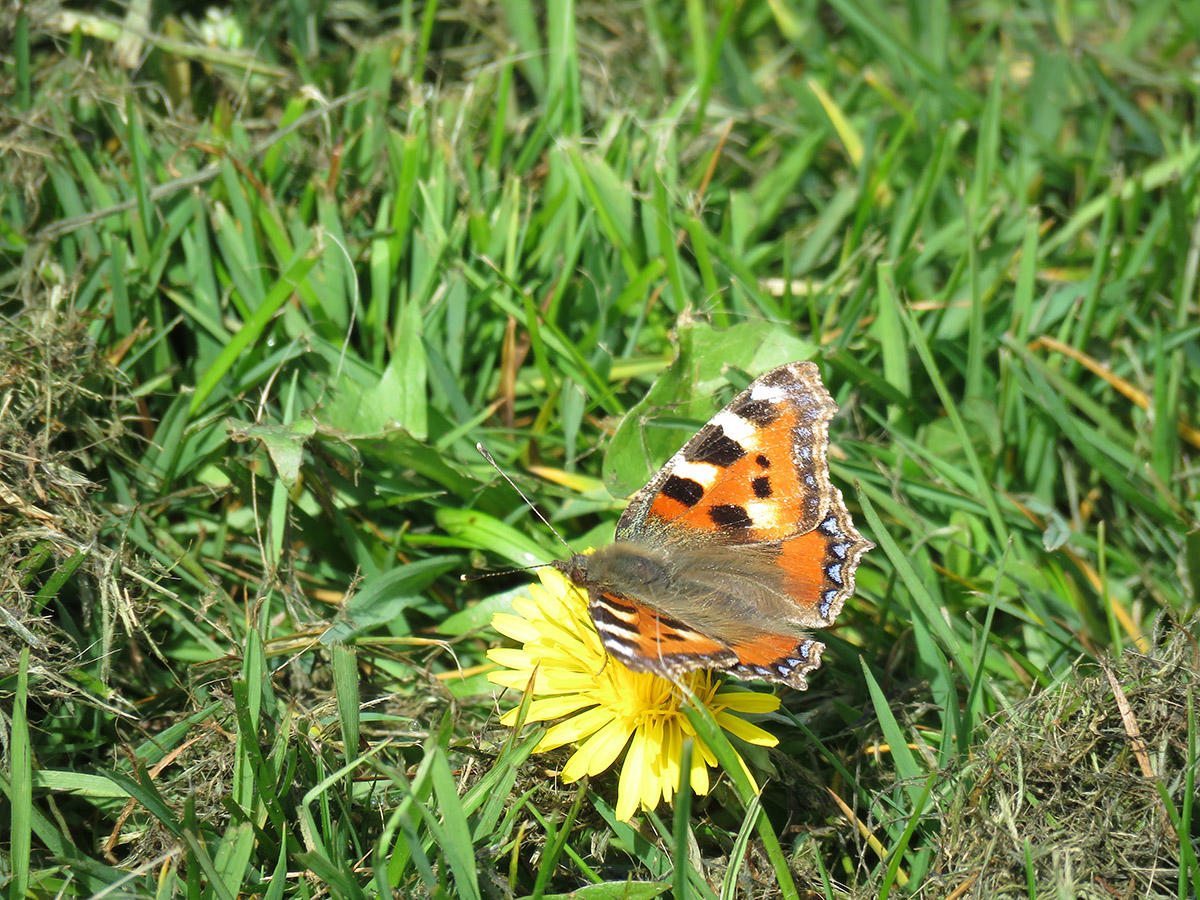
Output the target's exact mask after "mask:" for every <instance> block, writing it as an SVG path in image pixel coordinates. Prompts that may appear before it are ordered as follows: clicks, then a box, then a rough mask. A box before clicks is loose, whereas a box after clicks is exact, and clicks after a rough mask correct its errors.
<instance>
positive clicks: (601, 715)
mask: <svg viewBox="0 0 1200 900" xmlns="http://www.w3.org/2000/svg"><path fill="white" fill-rule="evenodd" d="M538 577H539V579H540V580H541V584H535V585H531V586H530V589H529V596H528V597H520V598H518V599H517V600H515V601H514V602H513V611H514V613H515V614H510V613H497V614H496V615H495V616H494V617H493V618H492V625H493V627H495V629H496V630H497V631H499V632H500V633H501V634H504V635H507V636H508V637H510V638H513V639H514V640H517V641H519V642H520V643H521V644H522V647H521V648H520V649H512V648H505V649H495V650H490V651H488V658H489V659H491V660H492V662H495V663H499V664H500V665H501V666H504V667H505V668H503V669H499V670H497V671H495V672H492V673H490V674H489V675H488V680H489V681H491V682H492V683H494V684H498V685H502V686H504V687H509V688H513V689H514V690H518V691H524V690H526V689H527V688H528V689H529V690H530V691H531V692H532V694H533V698H532V700H531V702H530V704H529V712H528V715H527V721H530V722H545V721H549V720H551V719H561V721H559V722H557V723H555V724H554V725H551V726H550V728H549V729H548V730H547V731H546V734H545V736H544V737H543V738H542V740H541V741H540V742H539V743H538V745H537V747H536V748H535V749H536V750H538V751H543V750H552V749H554V748H556V747H561V746H563V745H564V744H575V745H576V748H575V752H574V753H573V754H572V755H571V758H570V759H568V760H567V764H566V766H565V767H564V768H563V771H562V778H563V780H564V781H566V782H568V783H570V782H572V781H575V780H577V779H579V778H580V777H582V776H584V775H597V774H599V773H600V772H603V771H604V770H605V769H607V768H608V767H609V766H611V765H612V764H613V763H614V762H616V761H617V759H618V757H620V756H621V754H622V752H624V754H625V757H624V763H623V765H622V768H621V778H620V784H619V788H618V792H617V806H616V813H617V818H618V819H621V820H622V821H625V820H628V819H629V818H630V817H631V816H632V815H633V814H634V813H635V812H637V810H638V808H639V807H645V808H646V809H654V808H655V807H656V806H657V805H658V802H659V800H666V801H668V802H669V801H670V800H671V798H672V796H673V795H674V792H675V789H676V788H677V787H678V785H679V775H680V771H679V766H680V760H681V757H682V754H683V742H684V739H685V738H688V737H691V738H692V739H693V741H694V745H693V753H692V768H691V772H690V773H689V781H690V783H691V786H692V790H693V791H695V792H696V793H697V794H707V793H708V789H709V777H708V775H709V773H708V770H709V768H711V767H712V766H715V765H716V763H717V758H716V755H715V754H714V753H713V752H712V750H711V749H710V748H709V747H708V745H707V744H705V743H704V741H703V740H702V739H701V738H700V737H699V736H698V735H697V734H696V732H695V729H694V728H692V726H691V723H690V722H689V721H688V719H687V716H685V715H684V713H683V711H682V710H681V709H680V705H681V703H682V702H683V699H684V691H683V690H682V689H681V686H682V687H683V688H686V689H687V690H690V692H691V694H692V695H693V698H694V702H696V703H698V704H702V705H703V706H705V707H707V708H708V710H709V712H710V713H711V714H712V716H713V718H714V719H715V720H716V721H717V724H719V725H720V726H721V727H722V728H724V729H725V730H726V731H728V732H729V733H730V734H734V735H737V736H738V737H740V738H741V739H742V740H744V741H747V742H748V743H751V744H758V745H760V746H764V747H773V746H775V744H777V743H778V740H777V739H776V738H775V737H774V735H772V734H770V733H768V732H766V731H764V730H763V729H761V728H759V727H758V726H757V725H753V724H751V723H750V722H747V721H746V720H745V719H742V718H740V717H739V716H737V715H735V713H764V712H772V711H774V710H775V709H778V707H779V698H778V697H775V696H773V695H771V694H760V693H753V692H747V691H727V690H724V689H723V687H722V685H721V684H720V683H719V682H716V681H714V680H713V676H712V674H711V673H709V672H691V673H688V674H687V675H684V676H682V677H681V678H680V685H681V686H677V685H676V684H675V683H674V682H672V681H670V680H668V679H666V678H663V677H661V676H659V675H655V674H653V673H651V672H633V671H631V670H630V669H628V668H626V667H625V666H624V665H623V664H621V663H620V662H618V661H617V660H615V659H613V658H612V657H610V656H608V655H607V654H606V653H605V651H604V646H603V644H601V643H600V637H599V635H597V634H596V629H595V626H593V625H592V620H591V617H590V616H589V615H588V612H587V595H586V593H585V592H584V591H583V590H581V589H580V588H578V587H577V586H576V585H574V584H573V583H572V582H571V581H570V580H569V579H568V578H567V577H566V576H565V575H563V574H562V573H561V572H559V571H558V570H556V569H550V568H545V569H540V570H539V571H538ZM517 714H518V710H517V709H511V710H509V711H508V712H507V713H505V714H504V716H503V718H502V719H501V721H502V722H503V723H504V724H505V725H513V724H515V723H516V720H517ZM739 761H740V757H739ZM742 768H743V769H744V768H745V763H744V762H743V763H742ZM747 774H749V773H748V772H747Z"/></svg>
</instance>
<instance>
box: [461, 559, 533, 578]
mask: <svg viewBox="0 0 1200 900" xmlns="http://www.w3.org/2000/svg"><path fill="white" fill-rule="evenodd" d="M545 565H546V564H545V563H534V564H533V565H532V566H517V567H516V568H515V569H504V570H503V571H500V572H483V573H481V574H479V575H468V574H466V573H465V572H464V573H463V574H461V575H459V576H458V580H459V581H465V582H471V581H483V579H485V578H499V577H500V576H501V575H511V574H512V573H513V572H529V571H532V570H533V569H542V568H545Z"/></svg>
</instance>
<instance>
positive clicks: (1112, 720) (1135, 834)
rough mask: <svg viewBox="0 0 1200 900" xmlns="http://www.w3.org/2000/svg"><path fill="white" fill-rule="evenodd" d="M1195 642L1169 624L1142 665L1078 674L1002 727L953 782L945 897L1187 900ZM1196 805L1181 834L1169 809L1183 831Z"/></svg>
mask: <svg viewBox="0 0 1200 900" xmlns="http://www.w3.org/2000/svg"><path fill="white" fill-rule="evenodd" d="M1198 632H1200V619H1194V620H1192V622H1191V623H1190V625H1188V626H1180V625H1177V624H1174V623H1168V622H1162V623H1160V626H1159V628H1158V630H1157V632H1156V633H1155V635H1154V636H1153V643H1152V646H1151V648H1150V650H1148V652H1147V653H1145V654H1142V653H1137V652H1134V651H1129V652H1126V653H1124V654H1123V655H1122V656H1121V657H1120V659H1118V660H1116V661H1114V662H1111V663H1105V664H1101V665H1097V664H1095V663H1087V664H1083V665H1081V666H1080V667H1079V669H1078V670H1077V673H1076V674H1077V676H1078V677H1075V678H1070V679H1067V680H1065V681H1063V682H1062V683H1060V684H1058V685H1056V686H1055V687H1053V688H1051V689H1049V690H1046V691H1044V692H1042V693H1040V694H1038V695H1036V696H1034V697H1031V698H1030V699H1029V700H1027V701H1025V702H1024V703H1022V704H1019V705H1018V706H1017V707H1015V708H1014V709H1013V710H1012V711H1011V712H1010V714H1009V715H1008V716H1007V717H1006V718H1005V719H1004V720H1003V721H1002V722H1000V723H999V724H998V727H997V728H996V730H995V731H993V732H992V734H991V735H990V736H988V738H987V740H986V741H985V742H984V743H983V745H982V747H981V750H980V752H979V753H978V754H976V755H975V757H974V759H973V760H972V762H971V763H970V764H969V765H968V766H967V767H966V768H965V769H964V770H962V771H960V772H959V773H958V777H954V776H952V777H953V778H954V781H955V782H956V784H955V787H954V791H953V792H952V794H951V796H950V797H949V804H948V807H947V811H946V813H945V821H944V827H943V829H942V842H941V847H940V850H939V854H938V860H937V862H936V863H935V865H934V871H936V872H939V873H942V876H941V877H942V878H943V879H944V884H945V886H946V889H947V890H948V891H949V890H953V891H954V893H955V896H968V897H1018V896H1019V897H1025V898H1028V897H1032V896H1038V897H1040V896H1043V895H1044V894H1045V895H1047V896H1073V897H1093V896H1095V897H1141V898H1147V897H1156V898H1157V897H1177V896H1178V890H1179V867H1180V865H1181V858H1180V857H1181V852H1182V847H1183V844H1184V843H1185V842H1187V843H1190V844H1192V845H1194V844H1195V843H1196V841H1197V837H1198V836H1200V835H1198V834H1197V825H1198V824H1200V816H1198V815H1196V809H1195V801H1194V798H1191V799H1189V798H1187V797H1186V796H1185V795H1186V793H1187V792H1188V791H1189V787H1190V789H1191V790H1192V791H1194V790H1195V778H1196V772H1195V766H1196V753H1197V742H1198V741H1200V738H1198V737H1197V734H1196V694H1197V691H1196V687H1197V685H1200V659H1198V657H1200V649H1198V646H1200V645H1198V641H1197V633H1198ZM1189 767H1191V769H1192V771H1191V775H1190V778H1189V771H1188V770H1189ZM1164 794H1165V795H1166V796H1165V797H1164ZM1189 802H1190V803H1192V804H1193V815H1192V822H1191V825H1190V831H1191V832H1192V833H1191V834H1179V833H1178V832H1177V829H1176V827H1175V825H1174V824H1173V821H1172V819H1173V816H1172V813H1171V812H1168V804H1170V805H1171V807H1172V812H1174V813H1175V818H1176V819H1177V817H1178V815H1179V814H1180V813H1181V812H1182V810H1183V809H1184V808H1185V804H1187V803H1189ZM1182 864H1184V865H1186V864H1187V863H1186V861H1184V862H1183V863H1182ZM1031 885H1032V886H1033V887H1034V890H1033V893H1030V886H1031Z"/></svg>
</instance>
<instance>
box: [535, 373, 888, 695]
mask: <svg viewBox="0 0 1200 900" xmlns="http://www.w3.org/2000/svg"><path fill="white" fill-rule="evenodd" d="M836 411H837V407H836V405H835V404H834V403H833V399H832V397H830V395H829V392H828V391H827V390H826V389H825V386H824V384H822V382H821V377H820V373H819V371H818V370H817V367H816V366H815V365H813V364H812V363H809V362H801V363H790V364H788V365H786V366H781V367H779V368H777V369H774V370H772V371H770V372H767V373H766V374H765V375H762V376H761V377H759V378H757V379H755V381H754V382H752V383H751V384H750V386H749V387H748V388H746V390H745V391H743V392H742V393H741V394H739V395H738V396H737V397H735V398H734V399H733V401H732V402H731V403H730V404H729V405H728V406H726V407H725V408H724V409H723V410H721V411H720V412H719V413H717V415H716V416H714V417H713V418H712V420H710V421H709V423H708V424H707V425H705V426H704V427H703V428H702V429H701V430H700V431H699V432H698V433H697V434H696V436H695V437H693V438H692V439H691V440H690V441H688V442H687V443H686V444H685V445H684V446H683V448H682V449H681V450H680V451H679V452H678V453H676V454H675V455H674V456H673V457H671V459H670V460H668V461H667V463H666V465H664V466H663V467H662V469H661V470H659V472H658V473H657V474H656V475H655V476H654V478H652V479H651V480H650V482H649V484H647V485H646V486H645V487H644V488H642V490H640V491H639V492H638V493H637V494H636V495H635V496H634V498H633V500H632V501H631V502H630V504H629V507H628V508H627V509H626V510H625V513H624V514H623V515H622V516H621V518H620V521H619V522H618V524H617V531H616V540H615V541H614V543H612V544H610V545H608V546H605V547H601V548H600V549H598V550H597V551H596V552H595V553H592V554H575V555H574V556H572V557H571V558H570V559H569V560H566V561H562V562H558V563H555V566H556V567H557V568H559V569H560V570H561V571H563V572H564V573H565V574H566V575H567V576H568V577H569V578H570V579H571V580H572V581H574V582H575V583H576V584H577V585H579V586H580V587H583V588H585V589H586V590H587V592H588V609H589V612H590V613H591V616H592V620H593V622H594V623H595V625H596V630H597V632H598V634H599V635H600V639H601V641H602V642H603V643H604V646H605V649H606V650H607V651H608V652H609V653H610V654H611V655H612V656H614V657H615V658H616V659H618V660H620V661H621V662H622V663H624V664H625V665H626V666H628V667H629V668H631V669H633V670H635V671H652V672H657V673H659V674H661V675H664V676H667V677H675V676H677V675H679V674H681V673H683V672H687V671H690V670H692V669H698V668H715V669H722V670H726V671H729V672H732V673H733V674H736V675H739V676H743V677H752V678H762V679H765V680H767V681H775V682H780V683H784V684H788V685H790V686H792V687H796V688H800V689H804V688H806V687H807V682H806V679H805V675H806V673H808V672H809V671H811V670H812V669H815V668H816V667H817V666H818V665H819V664H820V655H821V651H822V650H823V649H824V645H823V644H821V643H820V642H819V641H816V640H814V639H813V638H811V637H810V636H809V634H808V630H809V629H812V628H817V627H827V626H829V625H831V624H832V623H833V620H834V618H836V616H837V614H838V612H839V611H840V610H841V607H842V604H843V603H844V602H845V600H846V598H847V597H849V596H850V595H851V594H853V592H854V571H855V569H856V568H857V566H858V562H859V559H860V558H861V556H862V554H863V553H865V552H866V551H867V550H869V549H870V548H871V547H872V546H873V545H872V544H871V543H870V542H869V541H867V540H865V539H864V538H863V537H862V536H861V535H860V534H859V533H858V531H857V530H856V529H855V528H854V524H853V522H852V521H851V519H850V514H849V512H848V511H847V509H846V506H845V503H844V502H843V500H842V494H841V491H839V490H838V489H837V488H836V487H834V486H833V484H832V483H831V482H830V480H829V472H828V468H827V465H826V460H825V451H826V446H827V443H828V423H829V420H830V419H831V418H832V417H833V414H834V413H835V412H836Z"/></svg>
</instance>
